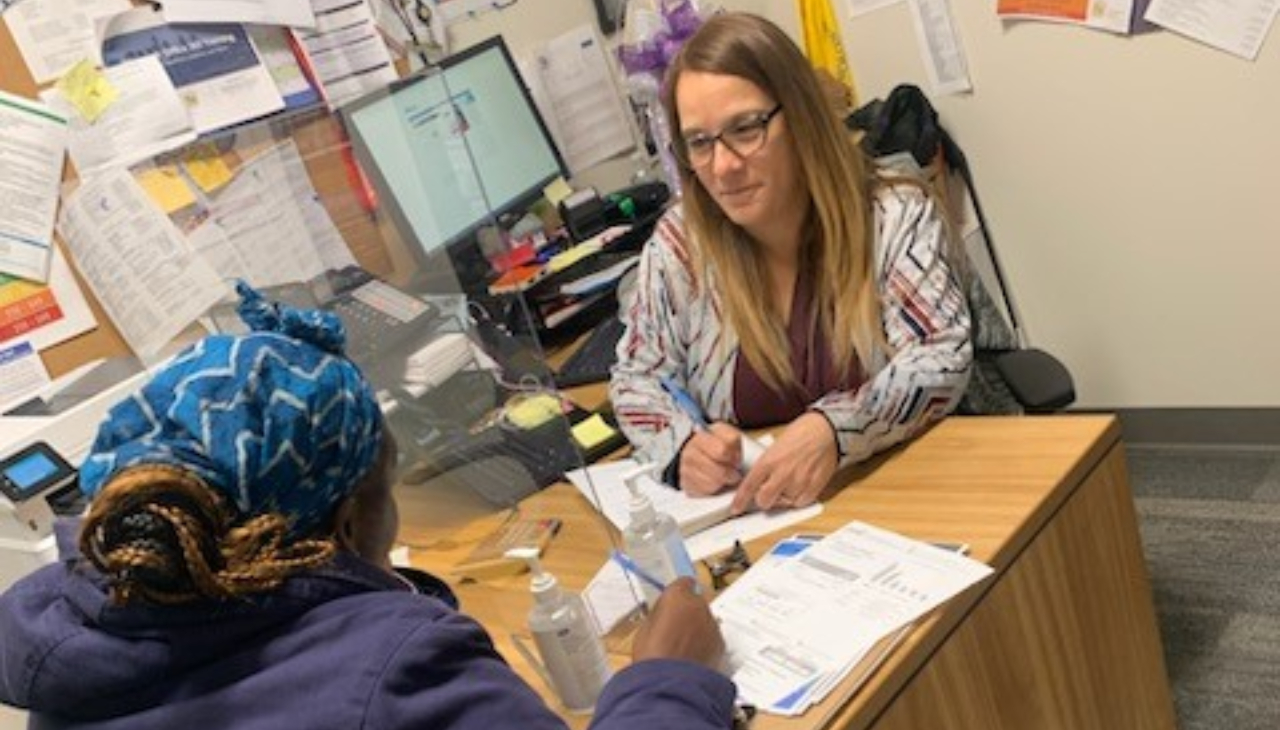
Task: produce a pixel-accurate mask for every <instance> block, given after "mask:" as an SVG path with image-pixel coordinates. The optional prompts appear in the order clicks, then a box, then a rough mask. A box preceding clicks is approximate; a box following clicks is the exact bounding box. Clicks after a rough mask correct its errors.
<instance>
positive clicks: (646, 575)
mask: <svg viewBox="0 0 1280 730" xmlns="http://www.w3.org/2000/svg"><path fill="white" fill-rule="evenodd" d="M609 557H611V558H613V562H615V563H617V564H618V565H620V566H621V567H622V569H623V570H625V571H626V572H628V573H630V574H631V575H634V576H635V577H637V578H639V579H640V580H642V581H644V582H645V583H647V584H649V585H650V586H651V587H653V588H655V589H656V590H658V591H659V592H661V591H665V590H666V589H667V587H666V586H665V585H663V584H662V581H660V580H658V579H657V578H655V577H654V575H653V574H652V573H650V572H649V571H647V570H645V569H644V568H641V567H640V565H639V563H637V562H636V561H634V560H632V559H631V557H630V556H628V555H627V554H626V553H624V552H622V551H621V550H614V551H612V552H610V553H609Z"/></svg>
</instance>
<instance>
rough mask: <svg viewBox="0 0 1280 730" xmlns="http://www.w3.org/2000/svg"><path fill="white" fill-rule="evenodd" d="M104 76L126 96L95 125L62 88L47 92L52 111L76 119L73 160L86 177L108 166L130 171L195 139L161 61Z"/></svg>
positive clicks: (142, 61)
mask: <svg viewBox="0 0 1280 730" xmlns="http://www.w3.org/2000/svg"><path fill="white" fill-rule="evenodd" d="M103 76H105V77H106V79H107V82H108V83H110V84H111V85H112V86H113V87H115V89H116V91H118V92H119V94H120V96H119V98H117V99H116V101H115V102H114V103H113V104H112V105H111V106H110V107H108V108H107V109H106V110H105V111H104V112H103V113H102V115H101V116H99V117H98V118H97V119H96V120H94V122H93V123H92V124H90V123H89V122H87V121H85V120H84V118H83V117H81V116H80V115H79V114H77V113H76V111H75V108H74V107H73V106H72V104H71V102H70V101H68V100H67V99H66V98H65V97H64V96H63V95H62V92H61V91H59V90H58V89H57V88H55V87H50V88H48V89H46V90H45V91H43V92H41V97H42V98H43V99H44V100H45V102H46V103H47V104H48V105H49V106H50V107H51V108H53V109H54V110H56V111H58V112H59V113H61V114H63V115H64V116H66V117H67V118H68V119H70V120H71V135H70V141H69V150H70V152H71V161H72V162H74V163H75V166H76V169H77V170H78V171H79V173H80V175H81V176H82V177H83V176H87V175H90V174H92V173H93V171H94V170H96V169H98V168H100V167H106V166H108V165H115V166H118V167H128V166H130V165H133V164H136V163H138V162H141V161H142V160H145V159H149V158H151V157H155V156H156V155H158V154H161V153H163V152H168V151H169V150H172V149H176V148H178V147H181V146H182V145H184V144H187V143H189V142H192V141H194V140H195V138H196V131H195V128H194V127H193V126H192V124H191V116H190V115H189V114H188V113H187V107H186V105H185V104H183V103H182V99H181V98H180V97H179V96H178V92H177V90H176V89H174V88H173V82H172V81H170V80H169V75H168V74H166V73H165V71H164V66H162V65H161V64H160V59H159V58H157V57H156V56H144V57H143V58H138V59H135V60H133V61H126V62H125V63H122V64H120V65H119V66H112V67H110V68H107V69H105V70H104V71H103Z"/></svg>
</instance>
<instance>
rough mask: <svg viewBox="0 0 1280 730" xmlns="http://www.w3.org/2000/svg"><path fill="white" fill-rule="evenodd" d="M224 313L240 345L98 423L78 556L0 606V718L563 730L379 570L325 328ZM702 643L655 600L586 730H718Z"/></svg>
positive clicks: (72, 544) (149, 724)
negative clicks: (233, 322)
mask: <svg viewBox="0 0 1280 730" xmlns="http://www.w3.org/2000/svg"><path fill="white" fill-rule="evenodd" d="M240 293H241V296H242V297H243V302H242V305H241V311H240V313H241V317H242V318H243V319H244V320H245V321H246V323H248V324H249V325H250V327H251V328H252V330H253V331H251V332H250V333H248V334H244V335H238V336H228V335H217V336H212V337H208V338H206V339H204V340H202V341H200V342H199V343H197V344H195V345H193V346H191V347H190V348H188V349H187V350H185V351H183V352H182V353H181V354H179V355H177V356H176V357H175V358H174V359H173V360H172V361H170V362H169V363H168V364H166V365H165V366H164V367H163V368H162V369H161V370H160V371H159V372H158V373H156V374H155V375H154V377H153V378H152V379H151V380H150V381H149V382H148V383H147V384H146V385H145V386H143V387H142V389H141V390H140V391H139V392H138V393H137V394H135V395H133V396H131V397H129V398H127V399H125V400H124V401H122V402H121V403H119V404H117V405H116V406H115V407H114V408H112V409H111V411H110V413H109V415H108V416H107V419H106V421H105V422H104V423H103V424H102V426H101V427H100V429H99V432H98V436H97V439H96V440H95V442H94V444H93V447H92V449H91V452H90V454H89V456H88V458H87V459H86V460H85V462H84V464H83V466H82V468H81V472H80V487H81V490H82V491H83V492H84V493H85V494H86V495H87V496H89V497H90V498H91V502H90V508H89V511H88V513H87V515H86V516H85V518H84V520H83V522H82V524H81V525H80V526H79V540H78V548H79V551H78V552H77V551H76V550H75V548H76V547H77V545H76V541H75V540H73V539H72V540H60V542H61V543H64V544H62V545H60V547H61V548H63V552H64V557H63V560H62V562H60V563H58V564H55V565H50V566H46V567H45V568H42V569H40V570H38V571H37V572H35V573H34V574H32V575H30V576H28V577H26V578H24V579H22V580H21V581H19V582H18V583H17V584H15V585H14V586H13V587H12V588H11V589H10V590H9V591H7V592H6V593H4V595H3V596H0V637H3V638H2V639H0V701H2V702H4V703H6V704H11V705H15V706H18V707H22V708H27V709H29V710H30V711H31V714H32V725H33V726H39V727H42V728H101V729H103V730H105V729H107V728H129V729H130V730H139V729H141V730H147V729H149V728H156V729H159V728H175V727H190V728H197V727H210V726H218V727H236V728H272V729H274V728H284V727H288V728H308V729H315V728H423V727H430V728H466V729H469V728H477V729H479V728H483V729H484V730H492V729H493V728H497V727H520V728H561V727H563V723H562V722H561V720H560V719H559V718H558V717H557V716H556V715H555V714H554V713H552V712H551V710H549V709H548V708H547V707H546V705H545V704H543V702H542V700H541V699H540V698H539V697H538V696H537V694H536V693H535V692H534V691H533V690H532V689H531V688H530V687H529V686H528V685H526V684H524V682H523V681H522V680H521V679H520V678H519V677H518V676H517V675H516V674H515V673H514V672H513V671H512V670H511V669H510V667H508V666H507V664H506V663H505V662H504V661H503V660H502V658H501V656H500V655H499V654H498V653H497V651H496V650H495V649H494V647H493V644H492V642H491V640H490V639H489V637H488V635H487V634H486V633H485V631H484V629H482V628H481V627H480V626H479V625H478V624H476V623H475V622H474V621H473V620H471V619H469V618H467V617H466V616H464V615H463V614H461V613H459V612H457V610H456V608H457V604H456V600H455V599H454V597H453V595H452V593H451V592H450V591H449V590H448V588H447V586H445V585H444V584H443V583H442V582H440V581H438V580H436V579H434V578H432V577H430V576H426V575H425V574H422V573H416V572H414V571H401V572H398V571H396V570H395V569H393V568H392V567H391V565H390V562H389V559H388V552H389V550H390V548H391V546H392V543H393V541H394V539H395V534H396V531H397V529H398V518H397V512H396V507H395V500H394V498H393V497H392V493H391V485H392V475H393V467H394V463H395V454H396V449H395V443H394V439H393V438H392V436H391V434H390V432H389V431H388V430H387V429H386V428H385V427H384V425H383V420H382V416H381V413H380V411H379V408H378V404H377V401H376V399H375V397H374V394H373V391H372V389H371V388H370V386H369V383H368V382H367V381H366V380H365V378H364V376H363V375H362V374H361V372H360V370H359V369H358V368H357V367H356V366H355V365H354V364H352V363H351V362H350V361H349V360H347V359H346V358H345V357H343V355H342V346H343V340H344V336H343V330H342V325H341V323H340V322H339V321H338V320H337V318H336V317H334V316H333V315H331V314H329V313H325V312H318V311H308V310H299V309H293V308H291V307H287V306H284V305H280V304H274V303H271V302H268V301H266V300H264V299H263V298H262V297H261V296H259V295H258V293H257V292H255V291H253V290H252V289H250V288H249V287H247V286H244V285H241V287H240ZM62 537H65V535H60V538H62ZM723 647H724V644H723V640H722V638H721V636H720V633H719V630H718V628H717V627H716V624H715V621H714V619H712V617H711V614H710V611H709V610H708V607H707V604H706V601H705V600H704V599H703V598H702V597H700V596H698V595H696V594H695V593H694V591H693V586H692V584H691V583H689V582H687V581H686V582H682V583H679V584H676V585H674V586H673V587H671V588H669V589H668V590H667V591H666V593H664V594H663V597H662V599H661V600H660V601H659V603H658V605H657V607H656V609H655V611H654V612H653V613H652V614H651V616H650V619H649V621H648V622H647V623H646V625H645V626H644V627H643V628H642V629H641V631H640V632H639V634H638V635H637V637H636V640H635V642H634V646H633V660H634V661H633V663H632V665H631V666H629V667H628V668H626V669H624V670H623V671H621V672H619V673H618V674H617V675H615V676H614V678H613V679H612V680H611V681H610V683H609V684H608V685H607V686H606V688H605V691H604V694H603V695H602V697H601V699H600V701H599V703H598V705H597V712H596V717H595V722H594V726H595V727H600V728H641V727H644V728H648V727H654V726H668V727H681V728H713V727H729V726H730V724H731V718H732V713H733V699H734V687H733V684H732V682H730V681H729V680H728V679H727V678H725V677H724V676H722V675H721V674H720V673H719V672H717V671H715V670H714V667H716V666H718V663H719V661H720V659H721V656H722V652H723Z"/></svg>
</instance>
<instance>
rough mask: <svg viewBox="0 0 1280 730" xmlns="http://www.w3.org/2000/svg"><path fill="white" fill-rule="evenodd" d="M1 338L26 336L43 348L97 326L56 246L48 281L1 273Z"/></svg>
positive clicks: (64, 257) (3, 339) (65, 259)
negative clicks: (24, 278)
mask: <svg viewBox="0 0 1280 730" xmlns="http://www.w3.org/2000/svg"><path fill="white" fill-rule="evenodd" d="M0 302H3V304H0V342H6V341H8V340H10V339H13V338H16V337H27V338H30V339H31V342H32V343H33V344H34V345H35V346H36V349H37V350H44V349H46V348H49V347H53V346H54V345H56V344H58V343H60V342H65V341H67V340H69V339H71V338H72V337H76V336H78V335H82V334H84V333H85V332H88V331H90V330H92V329H95V328H96V327H97V326H98V322H97V320H95V319H94V318H93V310H91V309H89V302H87V301H86V300H85V298H84V292H82V291H80V285H79V284H77V283H76V280H75V277H74V276H73V275H72V273H71V265H70V264H68V263H67V258H66V256H64V255H63V254H62V250H61V249H59V248H58V247H57V246H54V247H53V257H52V258H51V260H50V264H49V283H48V284H37V283H36V282H33V281H26V280H23V279H9V278H8V277H4V276H0Z"/></svg>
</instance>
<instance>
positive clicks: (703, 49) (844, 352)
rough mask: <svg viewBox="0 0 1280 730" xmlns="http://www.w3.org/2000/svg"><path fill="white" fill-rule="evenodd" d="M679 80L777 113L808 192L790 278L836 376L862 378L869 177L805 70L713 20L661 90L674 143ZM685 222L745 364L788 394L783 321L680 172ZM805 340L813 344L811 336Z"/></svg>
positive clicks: (766, 38) (873, 343)
mask: <svg viewBox="0 0 1280 730" xmlns="http://www.w3.org/2000/svg"><path fill="white" fill-rule="evenodd" d="M685 71H700V72H707V73H714V74H723V75H729V76H736V77H739V78H742V79H745V80H747V81H750V82H751V83H753V84H755V85H756V86H758V87H759V88H760V89H761V90H763V91H764V92H765V93H766V94H769V95H770V96H771V97H772V98H773V99H774V101H775V102H777V103H779V104H781V105H782V113H783V115H784V117H785V119H786V122H787V126H788V129H789V130H790V134H789V135H788V138H787V139H786V140H781V141H785V142H786V143H787V144H789V145H790V147H791V150H792V151H793V152H794V154H795V155H796V158H797V160H798V162H799V168H800V170H801V171H802V176H803V179H804V181H805V184H806V185H807V187H808V192H809V199H810V210H809V214H808V215H807V217H806V218H807V222H806V224H805V229H804V231H803V236H804V241H803V245H802V247H801V260H800V262H799V264H800V276H809V277H811V278H812V281H813V283H814V287H813V289H814V297H815V300H814V303H815V312H816V320H815V321H814V322H812V323H810V327H816V328H817V330H818V334H820V335H821V336H822V337H823V338H824V339H825V340H826V341H827V342H828V343H830V349H831V353H832V356H833V357H834V359H835V365H836V368H837V370H838V371H839V372H840V373H841V376H842V378H843V377H847V376H848V375H849V374H850V373H851V372H852V371H853V369H854V368H865V367H866V364H868V363H870V362H872V361H873V360H874V358H875V357H876V355H877V353H878V352H880V351H882V350H883V349H884V348H886V347H887V344H886V342H885V336H884V329H883V325H882V323H881V319H880V297H879V294H878V289H877V286H876V281H875V266H874V252H873V250H872V249H873V235H874V234H873V232H872V215H871V190H872V188H873V186H874V185H875V179H874V177H873V176H872V175H871V174H870V165H869V163H868V162H867V161H866V159H865V158H864V156H863V154H862V152H861V150H860V149H859V148H858V147H857V145H856V144H855V143H854V142H853V140H852V138H851V136H850V134H849V132H848V131H847V130H846V129H845V127H844V124H843V120H842V119H841V118H840V117H839V115H838V114H837V112H836V110H834V109H833V108H832V106H831V103H830V101H829V99H828V96H827V94H826V93H825V92H824V91H823V88H822V86H821V83H820V82H819V80H818V77H817V75H816V73H815V72H814V69H813V67H812V66H811V65H810V64H809V62H808V60H807V59H805V57H804V55H803V54H802V53H801V52H800V49H799V48H797V47H796V45H795V43H793V42H792V41H791V39H790V38H789V37H788V36H787V35H786V33H784V32H783V31H782V30H781V29H779V28H778V27H777V26H775V25H773V24H772V23H770V22H769V21H767V20H765V19H764V18H761V17H759V16H756V15H751V14H748V13H724V14H720V15H716V16H713V17H711V18H710V19H708V20H707V22H706V23H705V24H704V25H703V26H702V28H700V29H699V30H698V32H697V33H696V34H695V35H694V36H693V37H692V38H690V39H689V40H688V42H686V43H685V45H684V47H683V48H682V49H681V51H680V53H679V54H678V56H677V57H676V59H675V60H674V62H673V63H672V65H671V67H670V69H669V70H668V74H667V79H666V84H665V85H664V88H663V102H664V104H665V107H666V112H667V117H668V121H669V123H670V128H671V129H672V130H673V133H674V134H675V135H676V141H675V144H681V143H682V142H681V139H680V138H679V130H680V129H681V125H680V110H679V109H678V108H677V107H676V104H675V91H676V84H677V83H678V82H679V80H680V75H681V74H682V73H683V72H685ZM681 183H682V186H683V189H684V201H683V204H684V210H685V221H686V226H687V231H688V234H689V239H690V241H691V244H692V248H693V251H694V255H695V260H697V261H698V262H699V264H700V267H701V269H702V273H703V276H704V279H705V275H706V274H707V273H708V269H713V270H714V271H715V272H716V284H717V286H718V289H719V292H720V295H721V297H722V305H723V307H724V311H725V316H726V317H727V319H728V322H729V325H730V326H731V327H732V328H733V329H734V331H735V332H736V333H737V335H738V340H739V346H740V347H741V349H742V354H743V356H745V357H746V358H747V361H748V362H749V363H750V364H751V365H752V366H753V367H754V368H755V370H756V371H757V372H758V373H759V374H760V376H761V377H762V378H763V379H764V380H765V382H766V383H768V384H769V385H770V386H771V387H772V388H774V389H775V390H777V391H778V392H782V391H784V390H786V389H789V388H795V387H798V386H799V379H798V377H797V375H796V373H795V372H794V370H793V368H792V366H791V359H790V357H789V353H790V346H789V345H788V339H787V333H786V323H785V322H784V321H783V319H782V317H781V315H780V314H779V313H778V312H777V311H776V309H774V307H773V305H772V301H773V299H772V298H771V297H766V298H765V301H766V302H769V304H766V305H765V306H764V307H762V306H761V298H762V297H761V293H762V292H769V291H770V288H771V284H770V279H769V277H768V276H767V275H766V268H765V263H764V259H763V257H762V255H761V252H760V250H759V247H758V246H757V245H756V244H755V243H754V242H753V241H752V240H751V237H750V236H749V235H748V234H747V233H746V231H744V230H743V229H742V228H741V227H739V226H738V225H736V224H735V223H733V222H732V221H731V220H729V218H728V217H727V216H726V215H725V214H724V212H723V211H722V210H721V209H720V207H719V206H718V205H716V203H715V201H714V200H713V199H712V197H711V195H710V194H709V193H708V192H707V190H706V189H705V188H704V187H703V186H702V184H701V183H700V182H699V181H698V179H697V176H696V175H695V174H694V172H693V171H692V170H689V169H682V171H681ZM810 334H813V332H812V330H811V332H810Z"/></svg>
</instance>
